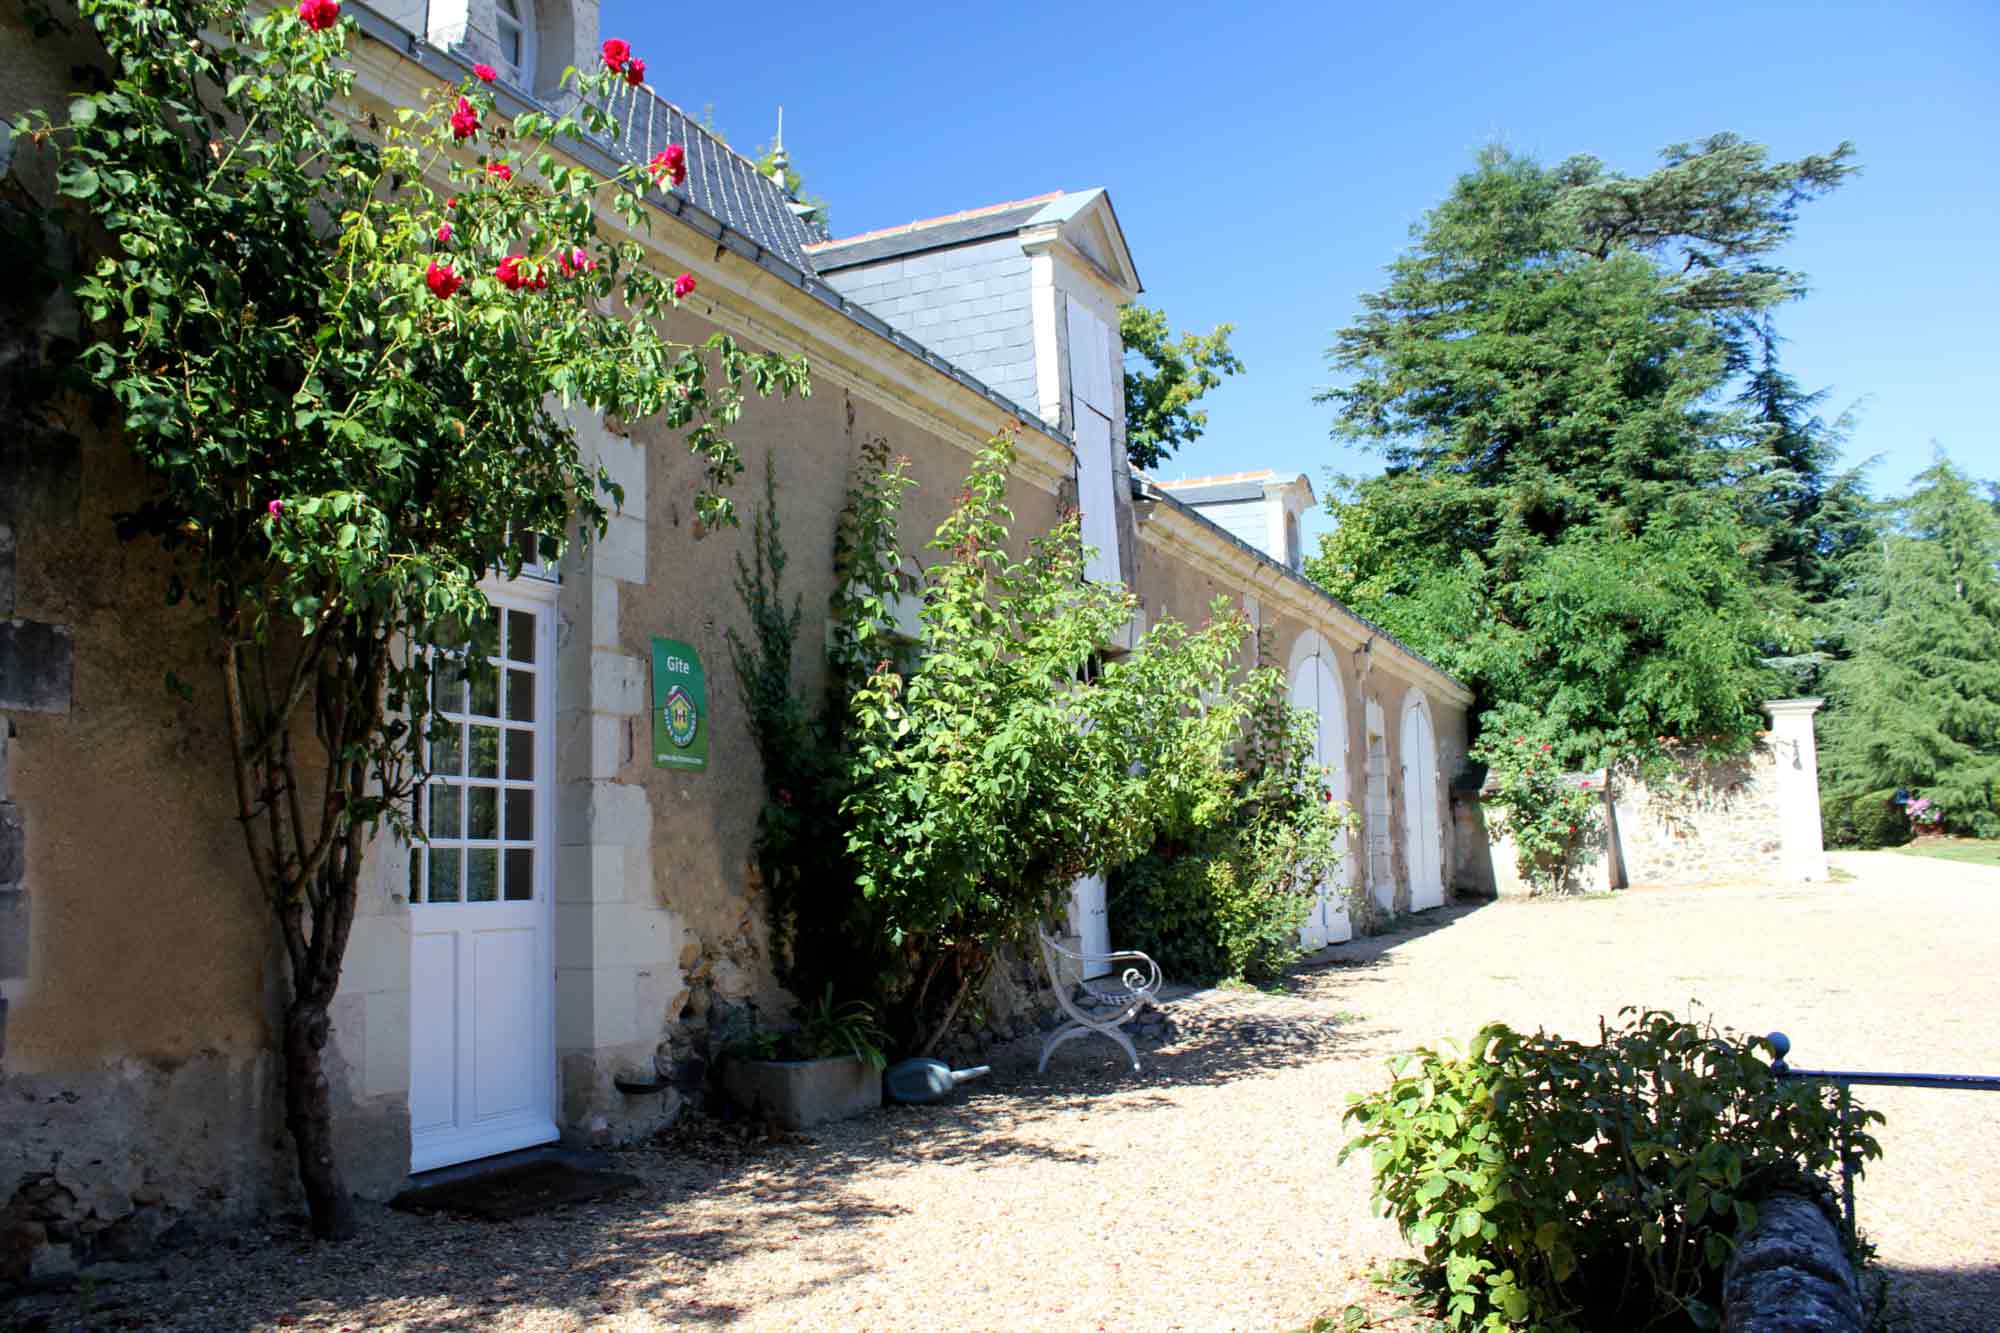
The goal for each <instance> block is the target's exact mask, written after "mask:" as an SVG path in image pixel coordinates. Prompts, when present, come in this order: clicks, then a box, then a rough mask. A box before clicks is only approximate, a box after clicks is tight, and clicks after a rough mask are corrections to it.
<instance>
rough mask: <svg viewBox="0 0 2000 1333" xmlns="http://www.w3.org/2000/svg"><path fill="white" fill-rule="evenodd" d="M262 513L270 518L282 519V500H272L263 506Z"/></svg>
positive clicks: (283, 504)
mask: <svg viewBox="0 0 2000 1333" xmlns="http://www.w3.org/2000/svg"><path fill="white" fill-rule="evenodd" d="M264 512H265V513H267V514H269V515H270V516H271V517H272V518H283V517H284V516H285V502H284V501H283V500H273V501H271V503H269V504H267V505H265V506H264Z"/></svg>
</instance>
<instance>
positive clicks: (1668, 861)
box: [1451, 699, 1826, 897]
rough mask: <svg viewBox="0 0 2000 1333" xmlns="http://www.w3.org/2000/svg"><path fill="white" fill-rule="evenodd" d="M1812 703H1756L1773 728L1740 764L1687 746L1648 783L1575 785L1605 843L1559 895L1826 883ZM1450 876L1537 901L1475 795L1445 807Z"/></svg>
mask: <svg viewBox="0 0 2000 1333" xmlns="http://www.w3.org/2000/svg"><path fill="white" fill-rule="evenodd" d="M1818 707H1819V700H1817V699H1780V700H1773V701H1772V702H1770V703H1767V704H1765V705H1764V709H1765V711H1766V712H1768V713H1770V714H1771V717H1772V720H1773V729H1772V730H1771V731H1768V732H1759V733H1758V734H1757V736H1756V738H1755V740H1754V742H1753V744H1752V746H1751V748H1750V750H1749V751H1748V752H1747V753H1745V754H1742V755H1737V756H1732V757H1730V758H1726V759H1705V758H1703V757H1701V756H1700V755H1699V753H1697V752H1696V751H1695V750H1694V749H1693V747H1691V746H1690V747H1687V748H1686V749H1685V750H1684V751H1683V752H1681V753H1680V754H1678V755H1673V756H1672V757H1673V758H1675V759H1676V760H1677V761H1678V762H1677V763H1676V765H1675V766H1674V769H1673V771H1672V772H1670V773H1667V774H1665V775H1663V776H1660V777H1657V778H1654V779H1650V780H1649V779H1648V778H1647V777H1646V775H1645V774H1643V773H1642V772H1641V771H1640V770H1639V768H1638V766H1637V765H1629V764H1628V765H1624V766H1621V767H1619V768H1617V769H1615V770H1612V771H1611V772H1610V773H1609V774H1606V773H1603V772H1599V773H1595V774H1577V775H1573V780H1574V781H1575V782H1576V783H1577V785H1579V786H1582V785H1589V786H1593V787H1595V788H1597V789H1599V790H1602V791H1603V792H1604V795H1605V803H1604V806H1603V808H1602V813H1603V836H1602V837H1601V838H1600V839H1598V840H1597V842H1596V844H1595V845H1594V846H1592V847H1589V848H1586V849H1585V853H1584V855H1583V857H1582V858H1580V860H1579V863H1578V864H1577V866H1576V867H1575V869H1574V872H1573V874H1572V876H1571V879H1570V882H1569V883H1568V884H1567V885H1566V886H1565V888H1566V890H1567V891H1570V892H1603V891H1607V890H1611V889H1622V888H1626V887H1628V886H1645V885H1671V884H1705V883H1709V882H1712V881H1716V880H1724V879H1743V878H1751V879H1782V880H1793V881H1808V882H1810V881H1814V880H1820V879H1824V878H1825V877H1826V855H1825V851H1824V849H1823V848H1822V847H1821V844H1820V828H1819V767H1818V757H1817V752H1816V749H1815V746H1814V742H1813V733H1812V715H1813V713H1814V711H1815V710H1816V709H1817V708H1818ZM1451 812H1452V824H1453V828H1454V831H1455V836H1454V837H1453V839H1452V840H1451V843H1452V847H1453V850H1454V852H1455V856H1454V859H1453V861H1452V875H1453V881H1454V884H1455V885H1456V887H1457V888H1458V889H1459V890H1461V891H1463V892H1467V893H1472V894H1477V895H1482V896H1493V897H1509V896H1514V895H1521V894H1528V893H1532V892H1534V890H1533V889H1532V888H1530V886H1528V885H1527V884H1526V883H1524V882H1523V880H1522V879H1521V875H1520V872H1519V870H1518V869H1517V867H1516V864H1515V853H1514V847H1513V844H1512V842H1511V841H1509V840H1508V839H1507V838H1506V837H1505V836H1504V835H1501V834H1498V833H1496V832H1494V831H1493V829H1492V828H1491V827H1490V823H1489V819H1488V816H1487V811H1486V809H1485V806H1484V802H1483V798H1482V794H1481V792H1479V791H1476V790H1471V789H1468V788H1465V787H1459V788H1456V789H1454V790H1453V792H1452V797H1451Z"/></svg>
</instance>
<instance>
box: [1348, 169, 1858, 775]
mask: <svg viewBox="0 0 2000 1333" xmlns="http://www.w3.org/2000/svg"><path fill="white" fill-rule="evenodd" d="M1851 153H1852V149H1851V147H1850V146H1849V145H1847V144H1841V145H1839V146H1838V147H1836V148H1835V149H1834V150H1833V151H1832V152H1831V153H1828V154H1823V155H1818V156H1811V157H1806V158H1801V159H1798V160H1797V161H1792V162H1774V161H1771V160H1769V158H1768V155H1767V153H1766V151H1765V150H1764V149H1763V148H1762V147H1761V146H1760V145H1757V144H1754V143H1750V142H1748V141H1746V140H1744V139H1741V138H1739V137H1738V136H1735V135H1730V134H1720V135H1715V136H1713V137H1711V138H1709V139H1706V140H1704V141H1702V142H1700V143H1696V144H1680V145H1675V146H1673V147H1670V148H1668V149H1667V150H1666V151H1665V153H1663V155H1662V156H1663V159H1664V160H1663V164H1662V165H1661V166H1660V168H1659V169H1657V170H1656V171H1654V172H1652V173H1650V174H1648V175H1644V176H1637V177H1633V176H1626V175H1623V174H1620V173H1617V172H1614V171H1612V170H1610V169H1609V168H1607V167H1606V166H1605V165H1604V164H1603V163H1602V162H1599V161H1598V160H1597V159H1595V158H1591V157H1574V158H1570V159H1568V160H1566V161H1564V162H1561V163H1559V164H1557V165H1555V166H1553V167H1549V166H1543V165H1542V164H1540V163H1538V162H1535V161H1533V160H1532V159H1529V158H1526V157H1523V156H1520V155H1518V154H1515V153H1512V152H1510V151H1508V150H1507V149H1505V148H1501V147H1494V148H1489V149H1487V150H1486V151H1485V152H1484V153H1482V154H1481V156H1480V159H1479V161H1478V164H1477V166H1476V168H1475V169H1474V170H1473V171H1471V172H1468V173H1467V174H1466V175H1464V176H1462V177H1460V179H1459V180H1458V182H1457V183H1456V185H1455V186H1454V188H1453V189H1452V191H1451V193H1450V194H1449V195H1448V196H1447V197H1446V198H1445V199H1444V201H1443V202H1442V203H1440V204H1439V205H1438V206H1437V208H1435V209H1434V210H1432V211H1431V213H1430V214H1429V215H1428V216H1427V217H1426V218H1425V219H1424V221H1423V223H1422V224H1421V225H1420V227H1419V229H1418V231H1417V234H1416V239H1415V241H1414V243H1413V245H1412V246H1411V248H1410V250H1409V251H1408V252H1406V253H1405V254H1404V255H1403V256H1401V257H1400V258H1398V259H1397V260H1396V261H1395V263H1394V264H1392V265H1391V266H1390V269H1389V282H1388V284H1387V286H1385V287H1384V288H1383V289H1382V290H1381V291H1379V292H1375V293H1371V294H1368V295H1364V296H1363V297H1362V298H1361V299H1362V305H1363V312H1362V314H1361V316H1360V317H1359V318H1358V319H1357V320H1355V321H1354V322H1353V323H1352V324H1351V325H1349V326H1348V327H1347V328H1345V329H1343V330H1341V331H1340V333H1339V334H1338V335H1337V341H1336V342H1335V344H1334V346H1333V348H1332V349H1331V350H1330V352H1329V354H1328V359H1329V361H1330V362H1331V363H1332V365H1333V367H1334V368H1335V369H1336V370H1338V371H1340V372H1343V373H1345V374H1347V375H1349V376H1351V379H1350V380H1349V382H1348V383H1347V384H1345V385H1344V386H1342V387H1339V388H1335V389H1330V390H1328V391H1327V392H1325V393H1324V394H1322V395H1321V401H1323V402H1329V403H1331V404H1333V405H1334V407H1335V408H1336V410H1337V416H1336V419H1335V424H1334V430H1333V434H1334V435H1335V437H1336V438H1339V439H1344V440H1348V441H1351V442H1355V443H1360V444H1364V445H1368V446H1371V447H1374V448H1376V449H1378V450H1380V452H1381V453H1382V454H1383V455H1384V458H1385V460H1386V463H1387V468H1386V471H1385V473H1384V474H1383V475H1382V476H1379V477H1373V478H1369V479H1368V480H1366V481H1362V482H1358V483H1353V482H1349V483H1343V484H1341V485H1339V486H1337V487H1336V494H1335V498H1334V499H1333V500H1332V501H1331V502H1330V503H1329V506H1328V507H1329V508H1330V509H1331V510H1332V511H1333V514H1334V517H1335V520H1336V523H1337V527H1336V529H1335V531H1334V532H1333V533H1332V534H1330V535H1329V536H1328V537H1327V538H1325V539H1323V543H1322V549H1321V552H1320V556H1319V558H1318V559H1316V560H1314V561H1312V562H1311V563H1310V565H1309V572H1310V573H1311V574H1312V576H1313V577H1314V578H1316V579H1318V580H1319V581H1320V582H1321V583H1322V585H1323V586H1325V587H1326V588H1327V589H1328V590H1329V591H1331V592H1332V593H1333V594H1334V595H1335V596H1337V597H1339V598H1341V599H1342V600H1343V601H1346V602H1347V603H1348V604H1350V605H1352V606H1353V607H1354V608H1355V609H1356V610H1358V611H1360V612H1361V613H1362V614H1364V615H1367V616H1369V617H1370V618H1372V619H1375V620H1377V621H1378V622H1380V623H1381V624H1383V625H1384V626H1386V627H1387V628H1388V629H1389V630H1390V631H1391V632H1393V633H1395V634H1397V635H1399V636H1401V637H1403V638H1405V639H1407V640H1408V641H1410V642H1411V643H1412V644H1414V646H1416V647H1417V648H1418V649H1419V650H1421V651H1423V652H1425V653H1427V654H1429V655H1431V656H1433V657H1434V658H1436V659H1437V660H1439V661H1440V662H1441V663H1442V664H1443V665H1445V666H1446V667H1447V668H1448V669H1450V670H1452V671H1454V672H1456V673H1457V674H1459V675H1460V676H1461V677H1462V678H1464V679H1466V680H1467V681H1468V682H1469V683H1470V684H1472V685H1473V686H1474V687H1475V689H1476V690H1477V691H1478V692H1479V693H1480V695H1481V701H1482V704H1483V705H1484V706H1485V707H1489V708H1490V707H1494V706H1498V705H1507V704H1512V705H1516V706H1518V707H1523V708H1526V709H1528V710H1530V711H1531V712H1532V713H1534V714H1535V715H1537V716H1540V717H1543V718H1545V719H1548V720H1549V722H1550V726H1551V729H1552V731H1553V733H1554V734H1555V735H1556V736H1558V737H1559V738H1560V740H1561V743H1562V745H1563V747H1564V748H1565V751H1566V752H1565V753H1563V754H1561V755H1558V756H1557V759H1558V761H1560V762H1569V763H1588V764H1595V763H1600V762H1604V761H1606V760H1607V759H1610V758H1613V757H1616V756H1617V755H1619V754H1622V753H1627V752H1629V751H1630V749H1631V748H1632V747H1633V746H1635V745H1636V746H1643V745H1645V744H1647V743H1649V742H1651V741H1653V740H1654V739H1655V737H1656V736H1658V735H1661V734H1666V735H1679V736H1686V737H1701V738H1703V739H1718V740H1721V741H1723V742H1730V741H1742V740H1744V739H1746V738H1747V737H1748V736H1749V734H1750V733H1751V732H1752V731H1753V730H1754V729H1755V727H1756V726H1757V725H1758V713H1757V704H1758V702H1759V700H1760V696H1761V695H1762V694H1763V692H1764V691H1765V690H1766V689H1767V688H1770V687H1771V685H1772V684H1773V683H1774V681H1773V679H1772V674H1771V673H1770V672H1769V671H1768V670H1766V669H1765V668H1764V667H1763V661H1764V659H1766V658H1767V657H1769V656H1770V654H1771V653H1772V651H1773V650H1794V649H1798V648H1803V647H1804V646H1806V635H1805V633H1804V632H1803V631H1804V625H1803V623H1802V621H1801V619H1800V615H1799V613H1800V612H1801V611H1802V609H1803V607H1804V599H1803V597H1802V596H1801V595H1800V592H1801V580H1800V579H1799V578H1798V577H1797V576H1796V574H1795V573H1794V571H1795V570H1796V569H1799V568H1805V569H1808V570H1816V569H1817V565H1816V563H1815V562H1816V561H1817V560H1818V559H1819V557H1820V555H1821V554H1822V553H1823V551H1824V548H1826V547H1827V546H1828V544H1829V543H1828V541H1827V540H1826V539H1825V538H1824V537H1823V536H1821V535H1817V530H1816V528H1815V527H1814V525H1815V524H1817V523H1818V522H1819V519H1820V513H1821V510H1822V509H1823V508H1824V505H1823V503H1822V501H1823V500H1824V498H1825V496H1826V494H1827V493H1828V490H1829V487H1830V485H1831V482H1830V480H1829V476H1828V468H1829V467H1830V465H1831V457H1832V453H1831V450H1832V448H1835V447H1837V442H1838V441H1837V436H1836V435H1835V434H1834V433H1833V431H1832V429H1831V428H1828V427H1826V426H1825V425H1824V424H1823V423H1821V422H1819V421H1818V419H1817V418H1816V417H1814V416H1813V415H1812V412H1811V409H1812V406H1813V401H1812V399H1811V398H1810V396H1808V395H1804V394H1802V393H1801V392H1800V391H1799V390H1798V387H1797V385H1796V384H1794V383H1792V382H1791V381H1790V380H1789V379H1787V378H1785V377H1784V376H1783V375H1782V373H1781V372H1780V371H1779V370H1778V368H1777V366H1776V362H1775V359H1774V357H1773V355H1772V353H1771V348H1772V347H1773V346H1774V342H1775V339H1774V335H1772V333H1771V331H1770V319H1769V317H1770V312H1771V311H1772V310H1773V309H1774V308H1775V307H1776V306H1778V305H1780V304H1781V303H1783V302H1785V301H1787V300H1790V299H1792V298H1794V297H1796V296H1797V295H1799V294H1800V293H1801V292H1802V291H1803V290H1804V282H1803V279H1802V278H1801V277H1800V276H1799V275H1798V274H1796V273H1793V272H1791V271H1790V270H1787V269H1785V268H1783V267H1781V266H1779V265H1777V264H1776V263H1774V262H1772V259H1771V254H1772V252H1773V251H1774V250H1776V249H1777V248H1778V247H1779V246H1781V245H1782V244H1783V243H1784V242H1785V241H1786V240H1787V239H1788V238H1789V237H1790V235H1791V231H1792V225H1793V222H1794V220H1795V218H1796V214H1797V210H1798V207H1799V205H1800V204H1801V203H1803V202H1804V201H1806V200H1809V199H1811V198H1813V197H1815V196H1816V195H1819V194H1821V193H1824V192H1825V191H1827V190H1830V189H1832V188H1834V187H1835V186H1837V185H1838V184H1839V183H1840V181H1841V180H1842V179H1843V178H1844V177H1845V176H1846V175H1847V174H1848V173H1849V172H1851V171H1852V170H1853V167H1852V166H1851V165H1849V163H1848V160H1847V159H1848V158H1849V156H1850V155H1851ZM1760 376H1761V378H1760ZM1746 381H1747V385H1746ZM1746 388H1747V391H1748V393H1749V394H1750V397H1749V398H1748V400H1747V401H1737V400H1736V395H1737V394H1738V393H1741V392H1744V391H1745V390H1746ZM1802 523H1803V524H1804V525H1805V528H1804V530H1803V531H1799V529H1800V525H1801V524H1802Z"/></svg>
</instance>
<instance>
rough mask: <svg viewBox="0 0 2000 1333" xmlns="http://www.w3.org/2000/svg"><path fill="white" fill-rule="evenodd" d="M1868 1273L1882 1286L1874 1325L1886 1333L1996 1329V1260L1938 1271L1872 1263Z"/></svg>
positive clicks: (1999, 1293) (1999, 1295) (1999, 1321)
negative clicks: (1879, 1305)
mask: <svg viewBox="0 0 2000 1333" xmlns="http://www.w3.org/2000/svg"><path fill="white" fill-rule="evenodd" d="M1873 1272H1874V1275H1875V1276H1876V1277H1879V1278H1880V1279H1881V1281H1882V1283H1883V1286H1882V1297H1881V1302H1882V1304H1881V1311H1880V1314H1879V1315H1878V1316H1877V1326H1878V1327H1880V1328H1882V1329H1885V1330H1888V1333H1961V1331H1964V1333H1970V1330H1974V1329H1994V1328H2000V1262H1992V1263H1983V1264H1955V1265H1952V1266H1950V1267H1944V1268H1931V1267H1919V1266H1917V1265H1914V1264H1894V1263H1891V1264H1877V1265H1876V1266H1875V1268H1874V1270H1873ZM1864 1281H1866V1279H1864Z"/></svg>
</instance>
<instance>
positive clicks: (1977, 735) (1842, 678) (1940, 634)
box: [1822, 457, 2000, 837]
mask: <svg viewBox="0 0 2000 1333" xmlns="http://www.w3.org/2000/svg"><path fill="white" fill-rule="evenodd" d="M1891 512H1892V517H1891V521H1890V522H1889V524H1888V525H1887V527H1886V529H1885V530H1884V532H1883V533H1882V535H1881V537H1880V540H1879V541H1878V542H1876V543H1873V544H1871V545H1870V546H1869V547H1867V548H1866V549H1865V550H1864V552H1863V553H1862V555H1861V558H1860V565H1861V568H1860V570H1859V572H1858V577H1857V579H1856V586H1855V589H1854V592H1853V594H1852V596H1851V597H1850V598H1849V599H1848V600H1847V601H1846V603H1845V605H1844V615H1843V617H1842V619H1843V621H1844V622H1845V624H1846V626H1847V628H1848V635H1849V638H1848V642H1849V646H1850V648H1851V654H1850V656H1849V657H1848V658H1847V659H1846V660H1844V661H1841V662H1837V663H1835V664H1834V665H1833V667H1831V668H1830V669H1829V671H1828V673H1827V684H1826V690H1827V697H1828V703H1829V707H1828V710H1827V715H1826V721H1825V725H1824V726H1823V728H1822V733H1823V736H1824V747H1823V751H1822V771H1823V772H1824V774H1825V777H1826V784H1827V787H1828V789H1829V791H1830V792H1833V793H1836V794H1840V793H1845V794H1853V793H1858V792H1864V791H1871V790H1877V789H1881V788H1884V787H1908V788H1911V789H1914V790H1921V791H1922V792H1923V794H1924V795H1926V796H1929V797H1930V798H1931V799H1932V800H1934V801H1936V802H1937V803H1938V804H1939V805H1941V806H1943V807H1944V812H1945V820H1946V822H1947V824H1948V825H1950V826H1952V827H1955V828H1958V829H1962V830H1964V831H1967V832H1972V833H1976V834H1978V835H1980V836H1982V837H1994V836H2000V510H1996V507H1995V504H1994V502H1993V501H1992V500H1991V499H1990V498H1988V497H1987V496H1986V495H1983V494H1981V487H1980V485H1979V484H1978V483H1976V482H1974V481H1973V480H1972V479H1970V478H1969V477H1967V476H1966V475H1965V474H1964V473H1963V472H1961V471H1959V470H1958V469H1957V468H1956V467H1954V466H1952V464H1951V463H1950V462H1949V461H1948V460H1946V459H1944V458H1942V457H1940V458H1939V459H1938V461H1937V462H1935V463H1933V464H1932V465H1931V466H1930V467H1929V468H1928V469H1926V470H1925V471H1924V472H1923V473H1922V474H1920V475H1919V476H1918V478H1917V487H1916V490H1915V491H1914V492H1912V493H1911V494H1910V495H1909V497H1908V498H1906V499H1904V500H1901V501H1899V502H1898V503H1897V504H1896V505H1895V506H1894V508H1893V510H1892V511H1891Z"/></svg>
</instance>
